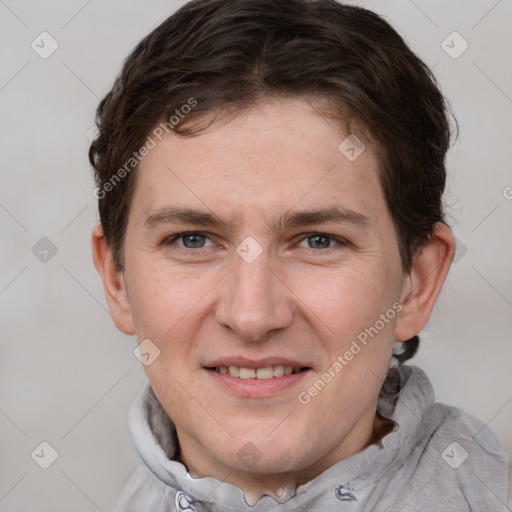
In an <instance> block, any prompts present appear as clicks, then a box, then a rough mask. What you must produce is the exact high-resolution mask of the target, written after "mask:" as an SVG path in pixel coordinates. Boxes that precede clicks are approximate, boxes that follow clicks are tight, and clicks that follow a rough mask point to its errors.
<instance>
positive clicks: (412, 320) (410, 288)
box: [395, 223, 455, 341]
mask: <svg viewBox="0 0 512 512" xmlns="http://www.w3.org/2000/svg"><path fill="white" fill-rule="evenodd" d="M454 255H455V241H454V239H453V234H452V231H451V229H450V228H449V227H448V226H446V225H445V224H442V223H438V224H436V226H435V230H434V234H433V235H432V237H431V238H430V239H429V240H428V242H426V243H425V245H423V246H422V247H421V248H420V249H418V251H417V252H416V254H415V255H414V258H413V263H412V268H411V271H410V272H409V275H408V276H407V277H406V279H404V285H403V287H402V296H401V298H400V303H401V304H402V310H401V311H400V313H399V315H398V320H397V323H396V328H395V340H396V341H406V340H408V339H410V338H412V337H413V336H415V335H417V334H418V333H419V332H420V331H421V330H423V329H424V328H425V325H426V324H427V322H428V319H429V317H430V314H431V313H432V309H433V308H434V304H435V302H436V299H437V297H438V295H439V292H440V291H441V287H442V286H443V283H444V280H445V278H446V275H447V274H448V270H449V269H450V265H451V263H452V260H453V257H454Z"/></svg>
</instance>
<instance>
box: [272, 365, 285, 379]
mask: <svg viewBox="0 0 512 512" xmlns="http://www.w3.org/2000/svg"><path fill="white" fill-rule="evenodd" d="M283 375H284V366H283V365H282V364H278V365H277V366H274V377H282V376H283Z"/></svg>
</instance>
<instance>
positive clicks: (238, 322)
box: [216, 252, 294, 341]
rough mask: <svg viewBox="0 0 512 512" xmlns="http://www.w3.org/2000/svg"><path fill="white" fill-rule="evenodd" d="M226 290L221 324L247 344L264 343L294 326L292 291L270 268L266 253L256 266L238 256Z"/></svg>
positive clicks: (219, 318) (221, 304)
mask: <svg viewBox="0 0 512 512" xmlns="http://www.w3.org/2000/svg"><path fill="white" fill-rule="evenodd" d="M222 287H223V289H222V292H221V295H220V299H219V302H218V305H217V308H216V319H217V322H218V323H219V325H221V326H223V327H226V328H228V329H229V330H231V331H233V332H235V333H237V334H238V336H240V338H242V339H243V340H245V341H264V340H265V339H268V338H269V337H270V336H271V335H272V334H275V332H276V331H278V330H280V329H284V328H286V327H288V326H289V325H290V324H291V322H292V320H293V311H294V309H293V304H292V301H291V300H290V298H291V295H292V294H291V291H290V290H289V288H287V286H286V285H285V284H284V282H283V281H282V279H281V278H280V277H279V276H278V274H277V272H276V270H273V269H272V268H271V267H270V261H269V258H268V257H267V255H266V254H265V252H264V253H263V254H261V255H260V256H259V257H258V259H256V261H253V262H252V263H248V262H246V261H244V259H242V258H241V257H238V256H237V257H236V260H235V263H234V266H233V268H232V270H231V272H229V273H228V275H227V276H226V278H225V279H224V280H223V282H222Z"/></svg>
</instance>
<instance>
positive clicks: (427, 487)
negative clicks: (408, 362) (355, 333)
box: [114, 366, 509, 512]
mask: <svg viewBox="0 0 512 512" xmlns="http://www.w3.org/2000/svg"><path fill="white" fill-rule="evenodd" d="M378 410H379V413H380V414H381V415H382V416H384V417H386V418H389V419H391V420H393V421H394V422H395V424H396V425H395V429H394V430H393V432H391V433H389V434H388V435H386V436H385V437H384V438H383V439H382V440H381V441H380V442H379V443H376V444H372V445H370V446H368V447H367V448H365V449H364V450H362V451H361V452H359V453H357V454H355V455H353V456H351V457H349V458H347V459H344V460H342V461H340V462H338V463H336V464H334V466H332V467H330V468H329V469H327V470H326V471H324V472H323V473H322V474H321V475H319V476H317V477H316V478H315V479H313V480H311V481H310V482H308V483H306V484H304V485H301V486H299V487H298V488H297V489H296V490H295V491H287V492H285V494H284V495H283V496H281V497H280V498H279V499H278V500H276V499H275V498H273V497H270V496H268V495H264V496H263V497H262V498H261V499H260V500H259V501H258V502H257V503H256V505H254V506H250V505H248V504H247V502H246V501H245V499H244V495H243V493H242V491H241V490H240V489H239V488H238V487H236V486H234V485H232V484H229V483H225V482H220V481H219V480H217V479H215V478H211V477H205V478H192V477H191V476H190V475H189V473H188V472H187V469H186V467H185V466H184V465H183V464H182V463H180V462H177V461H175V460H173V455H174V453H175V449H176V446H177V438H176V431H175V427H174V424H173V423H172V421H171V420H170V419H169V417H168V416H167V414H166V413H165V411H164V410H163V408H162V406H161V405H160V403H159V402H158V400H157V399H156V397H155V395H154V393H153V391H152V389H151V387H150V385H149V384H147V385H146V386H145V388H144V389H143V390H142V392H141V393H140V395H139V396H138V397H137V399H136V400H135V402H134V404H133V406H132V409H131V411H130V418H129V423H130V430H131V433H132V436H133V439H134V442H135V446H136V447H137V450H138V452H139V454H140V456H141V458H142V460H143V462H144V464H142V465H140V466H139V467H138V468H137V469H136V470H135V472H134V473H133V475H132V476H131V478H130V479H129V481H128V483H127V484H126V487H125V489H124V491H123V493H122V495H121V496H120V498H119V500H118V502H117V505H116V507H115V508H114V512H180V511H189V512H194V511H195V512H244V511H247V512H249V511H250V512H257V511H274V512H291V511H298V512H315V511H318V512H331V511H332V512H334V511H350V512H363V511H375V512H398V511H400V512H413V511H415V512H418V511H421V512H437V511H442V512H455V511H456V512H463V511H473V512H505V511H508V510H509V509H508V508H507V505H506V503H507V457H506V454H505V452H504V450H503V448H502V446H501V445H500V443H499V441H498V440H497V438H496V436H495V435H494V434H493V433H492V432H491V431H490V430H489V429H488V428H487V427H486V426H485V425H484V424H483V423H481V422H480V421H478V420H476V419H475V418H473V417H472V416H469V415H468V414H466V413H464V412H463V411H461V410H459V409H456V408H454V407H449V406H446V405H443V404H439V403H435V402H434V392H433V390H432V386H431V384H430V381H429V380H428V378H427V376H426V375H425V373H424V372H423V371H422V370H420V369H419V368H416V367H413V366H402V367H401V368H399V369H391V370H390V372H389V375H388V378H387V380H386V383H385V384H384V386H383V389H382V391H381V396H380V399H379V405H378Z"/></svg>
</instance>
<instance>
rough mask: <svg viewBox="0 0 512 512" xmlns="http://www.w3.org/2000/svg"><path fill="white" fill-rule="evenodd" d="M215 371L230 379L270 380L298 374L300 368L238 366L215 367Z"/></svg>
mask: <svg viewBox="0 0 512 512" xmlns="http://www.w3.org/2000/svg"><path fill="white" fill-rule="evenodd" d="M215 371H217V372H218V373H222V374H224V375H225V374H229V375H231V376H232V377H238V378H240V379H262V380H265V379H271V378H273V377H282V376H283V375H290V374H292V373H299V372H300V368H293V366H283V365H282V364H278V365H276V366H265V367H264V368H258V369H256V370H255V369H254V368H243V367H239V366H217V367H216V368H215Z"/></svg>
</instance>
